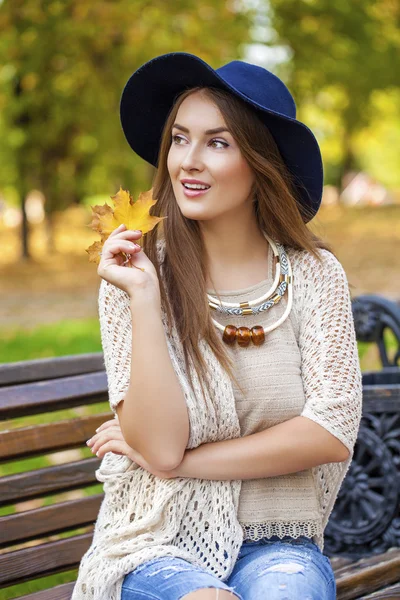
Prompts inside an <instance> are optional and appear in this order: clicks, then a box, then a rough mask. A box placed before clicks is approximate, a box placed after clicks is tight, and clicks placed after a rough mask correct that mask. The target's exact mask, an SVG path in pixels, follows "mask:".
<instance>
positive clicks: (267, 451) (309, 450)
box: [175, 416, 348, 480]
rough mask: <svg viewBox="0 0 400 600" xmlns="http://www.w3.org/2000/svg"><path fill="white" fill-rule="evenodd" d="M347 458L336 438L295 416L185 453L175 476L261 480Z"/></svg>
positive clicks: (304, 419) (319, 427) (343, 448)
mask: <svg viewBox="0 0 400 600" xmlns="http://www.w3.org/2000/svg"><path fill="white" fill-rule="evenodd" d="M347 455H348V451H347V449H346V448H345V446H344V445H343V444H342V443H341V442H340V441H339V440H338V439H337V438H336V437H334V436H333V435H332V434H330V433H329V432H328V431H327V430H326V429H324V428H323V427H321V426H320V425H318V424H317V423H314V422H313V421H311V419H307V418H306V417H300V416H299V417H294V418H293V419H290V420H288V421H285V422H283V423H280V424H279V425H275V426H274V427H270V428H269V429H266V430H264V431H260V432H258V433H254V434H252V435H248V436H245V437H241V438H235V439H232V440H224V441H222V442H211V443H208V444H202V445H201V446H198V447H197V448H194V449H192V450H187V451H186V453H185V456H184V458H183V460H182V462H181V464H180V465H179V466H178V467H177V468H176V469H175V476H176V477H191V478H199V479H216V480H234V479H263V478H265V477H275V476H278V475H286V474H288V473H297V472H298V471H303V470H305V469H310V468H311V467H314V466H316V465H319V464H325V463H329V462H341V461H343V460H345V459H346V457H347Z"/></svg>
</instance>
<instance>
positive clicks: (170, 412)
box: [117, 298, 189, 469]
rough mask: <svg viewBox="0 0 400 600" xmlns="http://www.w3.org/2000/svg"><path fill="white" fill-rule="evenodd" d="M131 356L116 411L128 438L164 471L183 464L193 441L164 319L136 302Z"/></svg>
mask: <svg viewBox="0 0 400 600" xmlns="http://www.w3.org/2000/svg"><path fill="white" fill-rule="evenodd" d="M131 314H132V356H131V375H130V382H129V387H128V390H127V393H126V395H125V398H124V400H123V402H121V403H120V404H119V406H118V408H117V413H118V418H119V421H120V425H121V430H122V432H123V435H124V438H125V440H126V441H127V443H128V444H129V446H131V447H132V448H135V450H137V451H138V452H140V454H142V455H143V456H144V457H145V458H146V460H147V461H148V462H149V463H151V464H153V465H157V466H158V467H159V468H166V469H169V468H173V467H174V466H175V465H176V464H179V463H180V461H181V459H182V457H183V454H184V451H185V448H186V445H187V440H188V436H189V420H188V413H187V407H186V402H185V398H184V395H183V392H182V389H181V386H180V384H179V380H178V378H177V376H176V373H175V371H174V368H173V365H172V362H171V358H170V356H169V352H168V346H167V341H166V338H165V333H164V327H163V324H162V321H161V314H160V311H159V309H158V308H156V307H155V306H153V304H152V302H149V301H146V300H145V299H143V301H142V300H140V299H138V298H137V299H135V301H133V300H132V301H131Z"/></svg>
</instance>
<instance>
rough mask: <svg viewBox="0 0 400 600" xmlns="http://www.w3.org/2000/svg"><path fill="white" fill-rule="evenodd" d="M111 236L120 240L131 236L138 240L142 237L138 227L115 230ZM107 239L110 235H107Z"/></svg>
mask: <svg viewBox="0 0 400 600" xmlns="http://www.w3.org/2000/svg"><path fill="white" fill-rule="evenodd" d="M116 231H117V230H116ZM113 237H114V238H116V239H120V240H128V239H131V238H133V239H135V240H138V239H139V238H141V237H142V232H141V231H139V230H138V229H123V230H122V231H119V232H118V231H117V233H116V234H115V236H113ZM107 239H110V236H108V238H107Z"/></svg>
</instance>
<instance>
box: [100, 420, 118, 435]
mask: <svg viewBox="0 0 400 600" xmlns="http://www.w3.org/2000/svg"><path fill="white" fill-rule="evenodd" d="M116 424H117V423H116V419H110V420H109V421H105V422H104V423H102V424H101V425H100V426H99V427H98V428H97V429H96V433H99V431H103V430H104V429H107V428H108V427H113V426H114V425H116Z"/></svg>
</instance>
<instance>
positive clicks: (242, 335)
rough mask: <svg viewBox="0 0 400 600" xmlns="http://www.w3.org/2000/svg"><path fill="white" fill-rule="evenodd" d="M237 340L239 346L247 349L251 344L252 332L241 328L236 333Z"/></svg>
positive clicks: (246, 328)
mask: <svg viewBox="0 0 400 600" xmlns="http://www.w3.org/2000/svg"><path fill="white" fill-rule="evenodd" d="M236 338H237V342H238V344H239V346H242V347H243V348H245V347H246V346H248V345H249V344H250V341H251V331H250V329H249V328H248V327H239V328H238V330H237V332H236Z"/></svg>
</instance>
